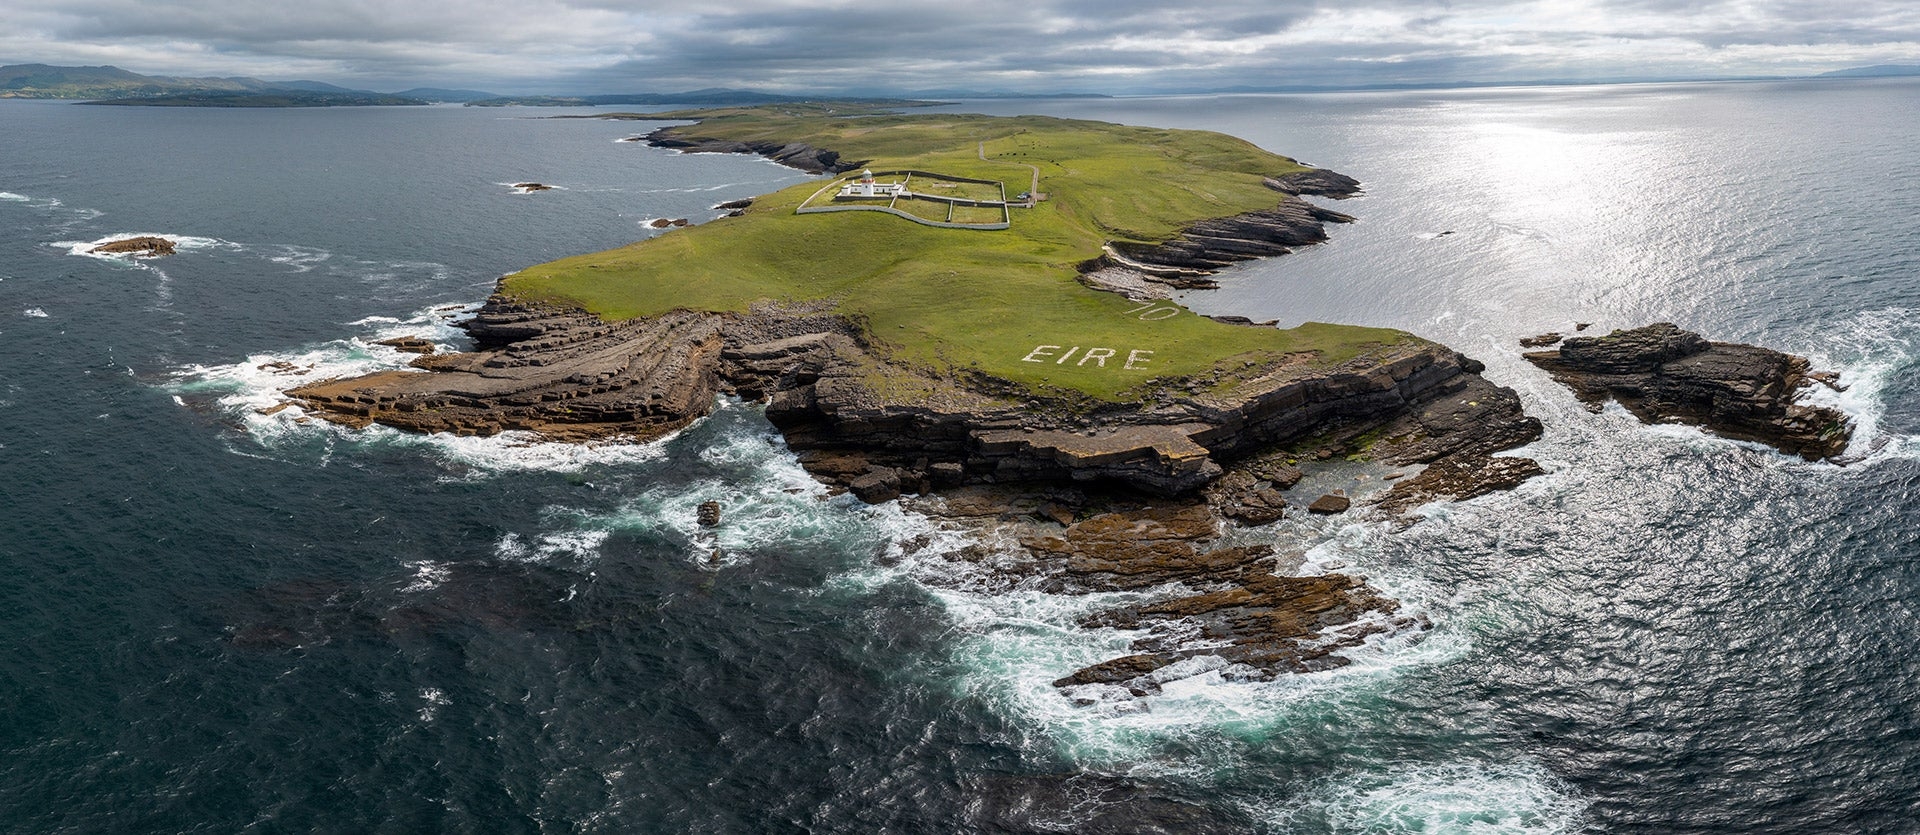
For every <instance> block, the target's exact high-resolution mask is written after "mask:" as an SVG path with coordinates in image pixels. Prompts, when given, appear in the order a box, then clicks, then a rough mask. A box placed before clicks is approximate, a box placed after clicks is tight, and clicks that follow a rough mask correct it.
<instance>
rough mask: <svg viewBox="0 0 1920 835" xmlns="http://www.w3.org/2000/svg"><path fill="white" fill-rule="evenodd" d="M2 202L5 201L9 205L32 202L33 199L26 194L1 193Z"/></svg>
mask: <svg viewBox="0 0 1920 835" xmlns="http://www.w3.org/2000/svg"><path fill="white" fill-rule="evenodd" d="M0 200H4V201H6V202H8V203H26V202H30V201H32V200H33V198H31V197H28V196H26V195H24V194H14V193H13V192H11V191H0Z"/></svg>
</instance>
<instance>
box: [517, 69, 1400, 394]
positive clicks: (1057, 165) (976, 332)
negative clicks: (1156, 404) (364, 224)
mask: <svg viewBox="0 0 1920 835" xmlns="http://www.w3.org/2000/svg"><path fill="white" fill-rule="evenodd" d="M651 118H662V119H665V118H695V119H700V120H702V121H701V124H700V125H698V126H697V127H695V128H692V129H689V130H688V131H687V132H688V134H690V135H697V136H702V137H713V138H720V139H728V140H737V141H745V142H758V141H776V142H780V143H789V142H802V143H806V144H809V145H812V146H814V147H818V148H827V149H831V150H834V151H838V152H839V153H840V154H841V157H842V158H843V159H850V160H870V163H869V165H870V166H871V167H872V168H874V169H875V170H885V169H906V168H912V169H920V170H926V171H934V172H938V173H941V174H951V175H958V176H962V177H977V178H983V179H993V180H1000V181H1003V182H1004V183H1005V184H1006V188H1007V194H1008V195H1009V196H1012V195H1014V194H1017V193H1019V192H1022V191H1026V190H1027V189H1028V187H1029V185H1030V183H1031V178H1032V169H1030V168H1028V167H1027V166H1030V165H1031V166H1035V167H1037V168H1038V169H1039V173H1040V190H1041V191H1042V192H1045V193H1047V194H1048V195H1049V197H1050V199H1049V200H1047V201H1044V202H1041V203H1040V204H1038V205H1037V206H1036V207H1035V208H1032V209H1020V208H1015V209H1013V210H1012V213H1013V227H1012V228H1011V229H1008V230H1002V231H980V230H962V229H938V228H932V227H928V226H922V225H919V224H915V223H912V222H910V221H907V220H904V219H901V218H898V217H893V216H890V215H886V214H882V213H878V212H839V213H831V214H806V215H798V214H795V213H794V209H795V208H796V207H797V206H799V205H800V204H801V202H802V201H804V200H806V199H807V197H808V196H809V195H812V194H813V193H814V192H815V191H816V190H818V189H819V188H820V187H821V185H822V184H823V183H821V182H810V183H804V184H801V185H798V186H794V187H792V188H789V189H785V190H783V191H779V192H775V193H773V194H770V195H765V196H763V197H760V198H757V199H756V200H755V201H754V204H753V206H752V207H751V208H750V209H748V210H747V212H746V214H745V215H744V216H741V217H737V218H726V219H722V220H718V221H714V222H712V223H707V224H703V225H700V226H695V227H689V228H686V229H680V230H675V231H673V232H670V233H667V234H663V235H661V236H659V237H656V238H652V239H649V240H645V241H641V242H638V243H635V244H632V245H629V246H625V247H621V248H619V249H613V250H608V251H606V252H599V253H594V254H590V255H580V256H576V257H572V258H566V259H562V260H559V261H554V262H551V263H548V264H542V265H539V266H536V267H532V268H529V269H527V270H524V271H522V272H519V273H516V274H514V275H512V276H509V277H508V278H507V279H506V281H505V284H504V288H503V289H504V290H505V291H506V292H507V293H508V294H509V295H512V296H514V297H518V298H522V299H528V300H543V301H554V302H562V303H569V304H575V305H579V306H582V307H584V308H586V309H587V310H590V311H593V312H595V313H597V314H600V315H601V316H604V317H607V318H610V319H627V318H632V317H639V316H651V315H657V314H660V313H665V312H667V311H670V310H675V309H680V308H687V309H696V310H709V311H744V310H747V309H748V308H749V307H751V306H752V305H753V304H754V303H755V302H757V301H761V300H775V301H810V300H829V301H831V302H833V303H834V304H835V305H836V306H837V308H838V309H839V311H840V312H842V313H845V314H847V315H849V316H851V317H854V318H855V319H856V320H858V321H863V322H865V323H866V325H867V327H868V329H869V331H870V333H871V335H872V337H873V342H874V344H875V346H876V347H877V348H878V349H879V350H880V351H882V352H883V353H884V354H885V355H886V356H887V357H888V358H889V359H891V360H894V361H901V362H906V363H909V364H911V365H915V366H919V367H921V368H924V369H927V370H930V371H932V372H933V373H935V374H943V375H944V374H950V373H952V372H953V371H955V370H959V369H973V370H976V371H979V372H984V373H986V374H990V375H992V376H994V377H998V378H1002V379H1005V380H1010V381H1014V382H1017V383H1020V384H1023V385H1026V386H1029V387H1034V388H1036V389H1047V388H1063V389H1069V390H1073V391H1077V392H1081V393H1083V394H1086V395H1090V396H1093V397H1097V398H1101V399H1126V398H1127V396H1128V394H1129V392H1130V391H1131V392H1132V393H1134V394H1137V393H1138V392H1139V390H1141V389H1142V388H1143V387H1144V386H1145V385H1147V384H1148V383H1149V381H1150V380H1152V379H1154V378H1161V377H1169V376H1198V375H1207V374H1209V373H1210V372H1214V371H1220V372H1222V376H1223V377H1224V378H1225V379H1223V380H1222V381H1221V382H1222V383H1223V384H1224V385H1225V387H1227V388H1231V387H1232V383H1231V378H1232V377H1233V376H1235V375H1237V374H1240V373H1244V372H1245V371H1247V370H1249V369H1259V368H1262V367H1265V366H1267V365H1269V363H1270V362H1271V361H1274V360H1277V359H1279V358H1281V357H1283V356H1285V355H1288V354H1298V353H1301V352H1312V353H1313V354H1315V355H1316V361H1315V362H1313V363H1312V364H1313V365H1322V366H1323V365H1326V364H1331V363H1336V362H1342V361H1345V360H1348V359H1351V358H1353V357H1355V356H1357V355H1359V354H1361V353H1363V352H1365V351H1367V350H1369V349H1371V348H1373V347H1377V346H1379V345H1381V344H1385V343H1394V342H1399V341H1401V340H1403V339H1405V338H1407V335H1406V334H1404V333H1401V332H1399V331H1393V330H1384V329H1376V328H1358V327H1349V326H1341V325H1325V324H1318V323H1309V324H1307V325H1303V326H1301V327H1298V328H1292V329H1288V330H1278V329H1273V328H1253V327H1244V326H1234V325H1227V324H1222V323H1218V322H1215V321H1213V320H1210V319H1207V318H1205V317H1202V316H1199V315H1196V314H1194V313H1191V312H1189V311H1187V310H1185V309H1183V308H1179V307H1178V306H1177V305H1175V304H1174V303H1173V302H1160V303H1156V304H1152V305H1145V304H1144V303H1141V302H1134V301H1130V300H1128V299H1126V298H1124V297H1121V296H1119V295H1116V294H1113V293H1106V292H1101V291H1097V290H1093V289H1090V288H1087V287H1085V286H1083V285H1081V284H1080V283H1079V282H1078V281H1077V280H1076V278H1075V276H1076V274H1077V269H1076V267H1077V266H1078V265H1079V264H1081V263H1083V262H1085V261H1087V260H1089V259H1092V258H1096V257H1098V256H1099V255H1100V253H1101V245H1102V244H1103V243H1105V242H1107V241H1113V240H1127V241H1142V242H1155V241H1164V240H1167V239H1170V238H1172V237H1174V236H1175V235H1176V234H1177V233H1178V232H1179V231H1180V230H1181V229H1182V228H1184V227H1186V226H1188V225H1190V224H1192V223H1194V222H1195V221H1198V220H1202V219H1205V218H1212V217H1222V216H1226V215H1234V214H1240V213H1243V212H1248V211H1255V210H1260V209H1267V208H1271V207H1273V206H1274V205H1276V204H1278V203H1279V202H1280V200H1281V199H1282V195H1280V194H1278V193H1276V192H1274V191H1273V190H1271V189H1269V188H1267V187H1265V186H1264V185H1262V184H1261V178H1262V177H1263V176H1275V175H1281V174H1286V173H1289V172H1292V171H1297V170H1301V169H1302V167H1303V166H1301V165H1299V164H1298V163H1296V162H1294V161H1293V160H1290V159H1287V158H1286V157H1283V156H1279V155H1276V154H1271V153H1268V152H1266V151H1263V150H1261V149H1259V148H1257V147H1255V146H1254V145H1252V144H1250V143H1248V142H1245V141H1243V140H1240V139H1236V138H1234V137H1231V136H1225V135H1222V134H1218V133H1210V132H1203V131H1186V130H1158V129H1152V128H1140V127H1127V126H1122V125H1113V124H1107V123H1103V122H1088V121H1070V120H1062V119H1054V118H1045V117H1031V116H1023V117H991V116H977V115H944V114H943V115H891V114H883V115H858V116H846V115H840V114H834V113H832V112H831V111H829V110H828V109H827V108H825V107H818V106H794V105H774V106H767V107H754V108H729V109H721V110H708V111H690V112H676V113H672V114H657V115H654V116H652V117H651ZM983 142H984V143H985V146H984V147H985V154H986V157H987V160H986V161H983V160H982V159H981V158H980V150H981V143H983ZM1042 346H1057V347H1054V348H1051V349H1048V348H1044V347H1042ZM1069 349H1077V351H1076V352H1074V353H1072V354H1069V353H1068V352H1069ZM1093 349H1103V350H1104V351H1110V352H1111V354H1103V353H1102V352H1101V351H1094V350H1093ZM1090 353H1091V354H1092V356H1093V359H1092V360H1091V361H1084V362H1083V361H1082V360H1083V359H1084V358H1086V357H1087V356H1089V354H1090ZM1062 356H1066V357H1067V359H1066V361H1065V362H1064V363H1062V362H1060V361H1059V359H1060V358H1061V357H1062ZM1129 358H1132V359H1133V360H1134V362H1133V366H1134V367H1133V368H1132V369H1128V368H1126V367H1125V366H1126V365H1127V361H1128V359H1129ZM1216 390H1218V388H1216Z"/></svg>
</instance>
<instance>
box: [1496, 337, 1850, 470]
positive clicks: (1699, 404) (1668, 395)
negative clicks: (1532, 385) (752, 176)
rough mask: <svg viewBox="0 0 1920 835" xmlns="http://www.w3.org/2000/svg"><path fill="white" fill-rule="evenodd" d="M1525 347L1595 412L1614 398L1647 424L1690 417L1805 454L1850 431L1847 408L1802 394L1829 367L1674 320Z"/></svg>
mask: <svg viewBox="0 0 1920 835" xmlns="http://www.w3.org/2000/svg"><path fill="white" fill-rule="evenodd" d="M1525 356H1526V358H1527V360H1528V361H1529V362H1532V363H1533V364H1534V365H1537V366H1540V367H1541V368H1544V369H1546V371H1547V373H1549V374H1552V375H1553V378H1554V379H1555V380H1558V381H1560V382H1561V383H1563V384H1565V385H1566V386H1567V387H1568V388H1571V389H1573V393H1574V395H1575V396H1576V397H1578V398H1580V400H1581V401H1582V402H1584V403H1586V404H1587V405H1588V407H1589V408H1591V409H1593V410H1595V411H1598V410H1599V409H1600V408H1601V407H1602V406H1603V405H1604V404H1605V403H1606V401H1608V400H1614V401H1617V402H1619V403H1620V405H1622V406H1624V407H1626V409H1627V411H1629V412H1632V413H1633V414H1634V416H1635V417H1638V418H1640V419H1641V420H1642V421H1645V422H1647V423H1687V424H1694V425H1697V426H1700V427H1702V428H1704V429H1706V430H1708V431H1710V432H1713V433H1714V434H1717V435H1720V436H1723V437H1727V438H1734V439H1737V440H1746V441H1758V442H1760V443H1763V444H1767V445H1768V446H1771V447H1773V448H1775V449H1778V450H1780V451H1781V452H1785V453H1788V454H1791V455H1798V456H1801V457H1803V458H1806V459H1807V460H1810V461H1811V460H1816V459H1821V458H1832V457H1834V456H1837V455H1839V454H1840V453H1841V452H1842V451H1844V450H1845V449H1846V448H1847V443H1848V442H1849V441H1850V440H1852V438H1853V427H1852V425H1851V424H1850V422H1849V421H1848V419H1847V416H1846V415H1845V414H1843V413H1841V412H1840V411H1839V410H1837V409H1830V408H1826V407H1823V406H1814V405H1809V404H1806V403H1802V402H1799V401H1800V399H1801V397H1802V395H1803V394H1804V393H1805V391H1806V389H1807V388H1809V387H1810V386H1812V385H1815V384H1816V383H1818V384H1825V385H1829V386H1832V385H1835V383H1836V377H1835V375H1833V374H1827V373H1816V372H1814V371H1813V370H1812V367H1811V365H1810V364H1809V363H1808V361H1807V359H1806V358H1805V357H1797V356H1793V355H1791V354H1783V353H1781V352H1779V351H1775V350H1773V349H1770V348H1761V347H1758V346H1754V345H1741V344H1736V343H1731V342H1709V341H1707V340H1706V339H1705V338H1704V337H1702V336H1700V335H1699V334H1697V333H1693V332H1691V331H1686V330H1681V329H1680V328H1679V327H1678V326H1675V325H1674V324H1672V323H1670V322H1661V323H1658V324H1652V325H1648V326H1646V327H1642V328H1634V329H1632V330H1616V331H1614V332H1613V333H1611V334H1608V335H1606V336H1597V337H1574V338H1571V339H1567V340H1566V341H1564V342H1561V343H1559V347H1558V348H1557V349H1556V350H1552V351H1536V352H1532V353H1528V354H1526V355H1525Z"/></svg>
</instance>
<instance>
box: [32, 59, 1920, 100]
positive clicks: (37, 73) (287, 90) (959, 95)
mask: <svg viewBox="0 0 1920 835" xmlns="http://www.w3.org/2000/svg"><path fill="white" fill-rule="evenodd" d="M1900 76H1920V66H1912V65H1896V64H1884V65H1880V66H1872V67H1855V68H1852V69H1845V70H1836V71H1834V72H1828V73H1822V74H1820V75H1818V76H1814V77H1817V78H1889V77H1900ZM1786 78H1788V77H1785V76H1781V77H1755V76H1747V77H1740V78H1714V79H1660V78H1635V79H1609V80H1608V81H1612V82H1626V81H1635V82H1652V81H1671V80H1693V81H1702V80H1705V81H1760V80H1785V79H1786ZM1529 83H1534V84H1567V83H1596V82H1593V81H1538V82H1477V83H1476V82H1451V83H1434V84H1424V85H1408V84H1392V85H1365V86H1347V87H1318V86H1316V87H1228V88H1221V89H1215V90H1204V91H1201V90H1196V91H1190V92H1204V93H1256V92H1258V93H1266V92H1315V91H1321V90H1343V89H1347V90H1351V89H1413V88H1419V89H1439V88H1455V87H1486V86H1511V85H1515V84H1529ZM902 95H904V96H908V97H911V98H880V97H866V98H863V99H861V100H862V101H868V102H871V103H876V104H888V103H891V104H907V103H910V102H914V101H915V100H920V101H919V102H918V103H925V102H924V100H925V99H992V98H1081V97H1085V98H1105V96H1104V95H1103V94H1099V93H1048V94H1025V93H1007V92H982V91H976V90H962V89H939V90H916V91H913V92H911V93H905V94H902ZM827 96H828V94H810V95H791V94H785V93H766V92H761V91H757V90H733V89H718V88H713V89H706V90H693V91H689V92H685V93H626V94H609V95H587V96H499V95H495V94H493V93H488V92H485V91H482V90H454V89H446V88H440V87H415V88H413V89H410V90H401V91H399V92H397V93H378V92H374V91H371V90H355V89H351V88H347V87H341V86H339V85H337V84H328V83H326V82H324V81H304V80H303V81H262V80H260V79H258V78H246V77H233V78H190V77H177V76H163V75H141V74H139V73H136V72H129V71H127V70H123V69H121V68H119V67H111V66H102V67H60V66H53V65H49V64H14V65H10V66H4V67H0V98H28V99H85V100H93V101H95V102H97V103H101V104H131V105H153V106H172V107H336V106H346V105H353V106H368V105H420V104H429V103H435V102H457V103H461V104H469V105H478V106H483V107H503V106H509V105H515V106H535V107H596V106H603V105H667V106H682V105H749V104H775V103H780V102H800V101H818V100H820V99H821V98H823V97H827ZM833 97H834V98H841V99H844V98H846V97H845V96H844V95H842V96H833Z"/></svg>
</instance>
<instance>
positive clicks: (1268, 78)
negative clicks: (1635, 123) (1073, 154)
mask: <svg viewBox="0 0 1920 835" xmlns="http://www.w3.org/2000/svg"><path fill="white" fill-rule="evenodd" d="M0 13H3V14H4V15H5V17H6V19H7V20H9V21H10V22H11V23H10V26H9V27H7V29H6V30H5V31H0V61H50V62H54V63H97V62H101V61H105V60H109V59H111V60H113V61H115V62H118V63H121V64H122V65H124V66H126V67H127V68H128V69H133V70H135V71H140V72H154V73H168V74H209V73H217V74H242V73H244V74H252V75H259V76H263V77H272V78H287V77H293V76H294V75H301V76H307V77H316V78H323V79H326V80H333V81H336V82H338V83H352V84H356V85H361V86H376V87H378V86H385V87H386V88H388V89H392V88H396V87H404V86H413V85H414V84H418V83H435V84H460V85H468V86H493V87H496V88H501V89H505V90H508V91H516V90H520V91H552V92H627V91H641V90H674V89H690V88H693V87H708V86H730V87H765V88H773V89H785V90H807V91H831V90H835V89H863V90H884V89H915V88H928V87H976V88H982V89H989V88H997V89H1025V90H1036V91H1038V90H1057V89H1077V90H1089V91H1115V92H1129V91H1141V92H1151V91H1159V90H1169V89H1175V88H1180V87H1187V88H1192V87H1208V86H1216V87H1217V86H1234V85H1253V86H1283V85H1292V84H1353V83H1369V82H1407V81H1456V80H1457V81H1472V80H1514V79H1519V78H1524V77H1529V76H1531V77H1539V76H1541V75H1551V76H1561V77H1572V76H1595V75H1607V74H1609V73H1611V74H1614V75H1635V74H1644V73H1645V72H1647V71H1648V69H1649V67H1653V66H1658V67H1659V68H1660V71H1662V72H1667V73H1671V74H1687V73H1693V74H1726V73H1737V72H1741V71H1743V70H1744V71H1748V72H1759V71H1765V69H1766V68H1767V64H1766V61H1767V60H1768V58H1766V57H1765V56H1766V55H1787V56H1791V58H1792V60H1794V61H1796V62H1797V63H1798V64H1800V65H1805V66H1817V65H1821V62H1823V61H1825V62H1829V63H1831V64H1832V66H1827V67H1826V68H1836V67H1837V66H1844V65H1847V64H1852V63H1860V59H1859V56H1860V55H1866V54H1871V55H1875V56H1879V62H1898V61H1903V60H1904V61H1920V8H1916V4H1914V3H1911V2H1910V1H1909V0H1852V2H1849V3H1847V4H1844V5H1841V4H1835V3H1831V2H1829V0H1737V2H1736V1H1735V0H1720V1H1717V2H1716V1H1713V0H1710V1H1709V2H1697V1H1695V0H1587V2H1586V3H1585V4H1584V5H1583V4H1581V3H1578V2H1574V3H1557V4H1555V5H1554V6H1553V7H1547V6H1544V5H1543V4H1540V3H1535V2H1518V1H1517V0H1451V2H1444V1H1441V0H1345V1H1344V2H1334V1H1333V0H1213V2H1207V3H1177V2H1170V0H975V1H974V2H947V3H938V4H913V5H906V4H903V3H900V2H898V0H785V1H782V0H732V2H728V3H726V4H705V5H703V4H694V3H687V2H685V0H677V2H664V0H632V1H630V2H628V1H623V0H531V2H523V1H522V0H439V2H436V3H434V4H432V5H427V4H412V3H395V2H391V0H304V2H301V3H298V4H281V3H260V2H257V1H256V0H138V1H137V2H136V0H63V2H61V3H59V4H53V5H49V4H45V3H44V0H33V2H28V0H0ZM1328 21H1332V22H1331V23H1329V22H1328ZM1603 43H1604V44H1605V45H1606V48H1605V49H1596V48H1595V45H1596V44H1603ZM1689 45H1690V46H1689ZM1690 49H1691V50H1692V51H1691V52H1690V51H1689V50H1690ZM1730 51H1738V52H1739V54H1740V55H1749V54H1751V55H1755V56H1760V57H1752V58H1742V59H1739V60H1749V61H1751V62H1753V63H1752V65H1751V66H1747V67H1742V66H1738V65H1733V64H1730V63H1729V62H1731V61H1734V60H1736V59H1734V58H1730V57H1729V55H1731V54H1733V52H1730ZM1640 54H1644V55H1646V56H1649V57H1647V58H1639V57H1636V56H1637V55H1640ZM1689 62H1692V63H1689Z"/></svg>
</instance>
